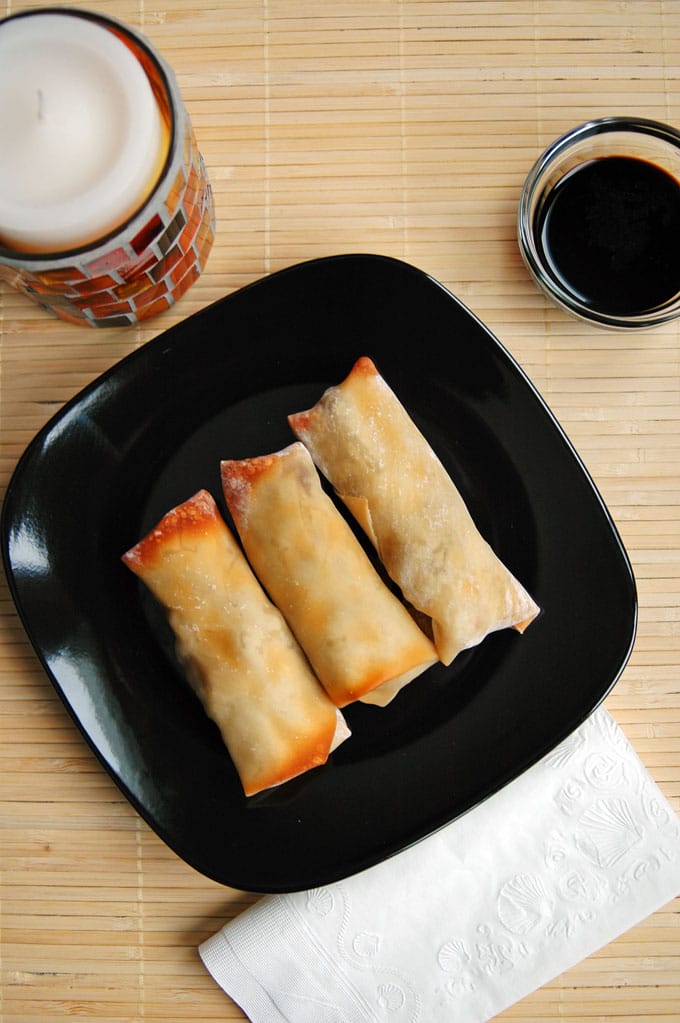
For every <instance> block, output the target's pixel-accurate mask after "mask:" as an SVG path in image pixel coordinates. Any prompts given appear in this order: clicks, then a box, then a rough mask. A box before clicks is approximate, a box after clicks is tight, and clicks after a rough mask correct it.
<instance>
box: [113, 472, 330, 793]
mask: <svg viewBox="0 0 680 1023" xmlns="http://www.w3.org/2000/svg"><path fill="white" fill-rule="evenodd" d="M122 560H123V562H124V564H125V565H127V567H128V568H130V569H131V570H132V572H134V573H135V574H136V575H137V576H138V577H139V578H140V579H141V580H142V581H143V582H144V583H145V585H146V586H147V587H148V588H149V590H150V591H151V592H152V593H153V595H154V596H155V598H156V599H157V600H158V601H159V602H160V603H161V604H162V605H163V606H164V607H165V608H166V611H167V615H168V620H169V623H170V626H171V627H172V630H173V633H174V637H175V644H176V649H177V654H178V658H179V660H180V662H181V663H182V665H183V667H184V670H185V671H186V675H187V679H188V681H189V682H190V684H191V686H192V687H193V689H194V691H195V692H196V694H197V696H198V697H199V699H200V701H201V703H202V705H203V707H204V709H205V712H206V713H207V715H208V716H209V717H210V718H212V720H213V721H214V722H215V724H216V725H217V726H218V728H219V730H220V732H221V735H222V739H223V740H224V743H225V745H226V747H227V749H228V751H229V754H230V756H231V759H232V761H233V763H234V766H235V767H236V771H237V772H238V775H239V778H240V781H241V784H242V786H243V790H244V792H245V794H246V796H251V795H253V794H254V793H256V792H261V791H262V790H264V789H267V788H270V787H271V786H274V785H279V784H281V783H282V782H285V781H288V780H289V779H291V778H294V777H296V776H297V775H300V774H302V773H303V772H305V771H307V770H309V769H311V768H313V767H317V766H319V765H320V764H323V763H325V762H326V760H327V758H328V756H329V754H330V752H331V751H332V750H333V749H334V748H335V747H336V746H337V745H338V744H339V743H340V742H341V741H343V739H344V738H346V737H347V736H348V735H349V730H348V729H347V726H346V724H345V721H344V718H343V716H342V714H341V713H340V712H339V711H338V710H337V708H336V707H335V705H334V704H333V703H332V702H331V700H330V699H329V698H328V696H327V695H326V693H325V691H324V689H323V687H322V686H321V685H320V683H319V681H318V679H317V678H316V677H315V675H314V673H313V671H312V669H311V667H310V665H309V662H308V661H307V659H306V657H305V655H304V653H303V651H302V650H301V648H300V646H299V644H298V643H297V641H296V640H295V638H294V636H293V635H292V633H291V631H290V629H289V627H288V625H287V624H286V622H285V620H284V618H283V616H282V615H281V614H280V612H279V611H278V610H277V608H276V607H275V606H274V605H273V604H272V603H271V601H270V600H269V598H268V597H267V595H266V594H265V593H264V591H263V589H262V586H261V585H260V583H259V582H258V580H257V578H256V577H255V575H254V574H253V572H252V569H251V568H250V566H249V565H248V562H247V560H246V558H245V556H244V554H243V552H242V550H241V548H240V546H239V544H238V542H237V540H236V538H235V537H234V535H233V533H232V532H231V530H230V529H229V527H228V526H227V524H226V522H225V521H224V519H223V518H222V516H221V514H220V512H219V509H218V508H217V505H216V503H215V500H214V498H213V497H212V495H211V494H210V493H208V492H207V491H205V490H200V491H198V493H196V494H194V496H193V497H191V498H190V499H189V500H187V501H185V502H184V503H182V504H180V505H178V506H177V507H175V508H173V509H172V510H171V511H169V512H168V513H167V514H166V515H165V516H164V517H163V518H162V519H161V521H160V522H159V523H158V525H157V526H156V527H155V528H154V529H152V530H150V532H149V533H148V534H147V535H146V536H145V537H144V538H143V539H142V540H140V542H139V543H138V544H137V545H136V546H134V547H132V548H131V549H130V550H129V551H127V552H126V553H125V554H124V555H123V556H122Z"/></svg>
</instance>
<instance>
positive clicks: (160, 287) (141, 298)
mask: <svg viewBox="0 0 680 1023" xmlns="http://www.w3.org/2000/svg"><path fill="white" fill-rule="evenodd" d="M167 291H168V287H167V285H166V283H165V281H161V283H160V284H154V285H153V287H151V288H147V289H146V290H145V291H140V293H139V294H138V295H136V296H135V309H141V308H142V306H145V305H148V304H149V302H154V301H155V300H156V299H157V298H159V297H160V296H161V295H165V294H167Z"/></svg>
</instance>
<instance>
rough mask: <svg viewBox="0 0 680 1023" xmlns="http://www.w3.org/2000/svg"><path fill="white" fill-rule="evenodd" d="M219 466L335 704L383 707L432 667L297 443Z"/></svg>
mask: <svg viewBox="0 0 680 1023" xmlns="http://www.w3.org/2000/svg"><path fill="white" fill-rule="evenodd" d="M221 468H222V484H223V488H224V495H225V498H226V501H227V505H228V507H229V511H230V512H231V515H232V517H233V519H234V523H235V525H236V529H237V531H238V533H239V536H240V538H241V542H242V544H243V547H244V549H245V552H246V555H247V556H248V559H249V561H250V563H251V565H252V566H253V568H254V570H255V572H256V574H257V576H258V578H259V580H260V582H261V583H262V585H263V586H264V588H265V589H266V590H267V592H268V593H269V596H270V597H271V599H272V600H273V601H274V603H275V604H276V606H277V607H278V608H279V610H280V611H281V613H282V614H283V616H284V617H285V618H286V620H287V621H288V624H289V625H290V627H291V629H292V631H293V632H294V633H295V636H296V637H297V639H298V642H299V643H300V645H301V646H302V648H303V650H304V651H305V653H306V654H307V657H308V658H309V661H310V662H311V664H312V667H313V668H314V671H315V673H316V675H317V677H318V678H319V680H320V681H321V684H322V685H323V687H324V688H325V690H326V692H327V693H328V695H329V696H330V698H331V699H332V701H333V702H334V703H335V704H336V705H337V706H338V707H344V706H345V705H346V704H348V703H351V702H352V701H354V700H357V699H361V700H363V701H365V702H369V703H377V704H379V705H381V706H384V704H385V703H386V702H388V701H389V700H391V699H392V697H393V696H395V695H396V693H397V692H398V691H399V690H400V689H401V688H402V687H403V686H404V685H406V684H407V683H408V682H410V681H411V680H412V679H413V678H415V677H416V676H417V675H420V674H422V672H423V671H425V669H426V668H427V667H429V666H430V665H431V664H433V663H434V662H435V661H436V660H437V654H436V651H435V649H434V647H433V645H432V643H431V642H430V640H429V639H428V637H427V636H425V634H424V633H423V632H421V630H420V629H419V628H418V626H417V625H416V624H415V622H414V620H413V618H412V617H411V615H410V614H409V612H408V611H407V610H406V608H405V607H404V605H403V604H402V603H401V601H400V599H399V598H398V597H397V596H396V595H395V594H394V593H393V592H392V590H391V589H390V588H389V587H388V586H387V584H386V583H385V582H384V581H383V579H381V578H380V575H379V574H378V571H377V570H376V568H375V566H374V565H373V564H372V563H371V559H370V558H369V556H368V554H367V553H366V551H365V550H364V549H363V547H362V546H361V544H360V542H359V540H358V539H357V537H356V536H355V535H354V532H353V531H352V528H351V526H350V525H349V524H348V523H347V521H346V520H345V518H344V517H343V515H342V514H341V512H340V511H339V510H338V508H337V507H336V506H335V504H334V502H333V500H332V499H331V498H330V497H329V496H328V494H326V493H325V491H324V490H323V488H322V485H321V480H320V478H319V474H318V473H317V471H316V468H315V466H314V463H313V462H312V459H311V458H310V456H309V452H308V451H307V450H306V448H305V447H304V446H303V445H302V444H299V443H297V442H296V443H294V444H291V445H290V446H289V447H287V448H285V449H284V450H283V451H278V452H276V453H275V454H271V455H263V456H260V457H257V458H246V459H242V460H240V461H224V462H222V467H221Z"/></svg>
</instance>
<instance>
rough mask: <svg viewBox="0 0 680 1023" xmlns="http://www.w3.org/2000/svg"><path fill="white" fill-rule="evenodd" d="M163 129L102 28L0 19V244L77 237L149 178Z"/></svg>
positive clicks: (66, 20) (39, 17)
mask: <svg viewBox="0 0 680 1023" xmlns="http://www.w3.org/2000/svg"><path fill="white" fill-rule="evenodd" d="M167 146H168V139H167V132H166V130H165V127H164V123H163V120H162V117H161V113H160V110H159V108H158V104H157V102H156V99H155V97H154V95H153V91H152V89H151V85H150V83H149V80H148V78H147V76H146V74H145V72H144V70H143V68H142V67H141V65H140V63H139V61H138V60H137V59H136V57H135V56H134V54H133V53H132V52H131V51H130V50H129V49H128V47H127V46H126V45H125V44H124V43H123V42H122V41H121V40H120V39H119V38H118V37H117V36H116V35H114V34H113V33H112V32H110V31H108V29H106V28H105V27H103V26H102V25H100V24H97V23H96V22H94V21H90V20H88V19H86V18H82V17H77V16H74V15H70V14H67V13H44V14H34V15H28V16H26V17H19V18H13V19H9V20H8V21H5V22H2V23H0V242H1V243H2V244H4V245H5V246H7V247H10V248H13V249H18V250H20V251H29V252H30V251H33V252H58V251H63V250H65V249H69V248H74V247H77V246H80V245H85V244H87V243H88V242H91V241H94V240H95V239H97V238H100V237H102V236H103V235H104V234H106V233H108V232H109V231H111V230H113V229H114V228H115V227H117V226H118V225H119V224H122V223H123V222H124V221H125V220H126V219H127V218H128V217H129V216H130V215H131V214H132V213H134V212H135V210H136V209H138V208H139V206H140V205H141V204H142V202H143V201H144V199H145V198H146V196H147V195H148V194H149V193H150V191H151V190H152V189H153V186H154V185H155V183H156V181H157V179H158V175H159V173H160V170H161V167H162V164H163V160H164V158H165V154H166V152H167Z"/></svg>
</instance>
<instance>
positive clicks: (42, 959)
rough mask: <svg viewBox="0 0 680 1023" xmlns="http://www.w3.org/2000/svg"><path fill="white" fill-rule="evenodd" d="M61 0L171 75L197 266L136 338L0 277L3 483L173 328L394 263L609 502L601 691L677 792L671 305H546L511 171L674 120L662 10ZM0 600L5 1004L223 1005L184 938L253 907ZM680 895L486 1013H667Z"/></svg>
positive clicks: (672, 55)
mask: <svg viewBox="0 0 680 1023" xmlns="http://www.w3.org/2000/svg"><path fill="white" fill-rule="evenodd" d="M29 6H33V5H30V4H28V3H20V2H16V3H14V2H10V0H4V3H0V13H2V14H5V13H11V12H13V11H16V10H20V9H24V8H26V7H29ZM75 6H80V5H79V4H76V5H75ZM85 6H89V7H90V8H92V9H99V10H102V11H104V12H107V13H110V14H113V15H116V16H117V17H119V18H122V19H123V20H125V21H127V22H128V23H129V24H130V25H132V26H135V27H138V28H141V29H142V31H143V32H145V34H146V35H147V36H148V37H149V38H150V40H151V41H152V42H153V43H154V44H155V45H156V46H157V47H158V48H159V49H160V50H161V52H162V53H163V54H164V55H165V57H166V58H167V60H168V61H169V62H170V64H171V65H172V66H173V67H174V69H175V72H176V74H177V77H178V80H179V84H180V88H181V90H182V92H183V95H184V98H185V101H186V104H187V106H188V108H189V111H190V114H191V116H192V119H193V122H194V127H195V130H196V134H197V137H198V141H199V145H200V148H201V150H202V152H203V155H204V158H205V162H206V165H207V168H208V172H209V175H210V178H211V181H212V185H213V190H214V194H215V198H216V205H217V218H218V232H217V239H216V243H215V247H214V249H213V252H212V255H211V257H210V260H209V264H208V268H207V271H206V272H205V273H204V274H203V276H202V277H201V278H200V280H199V281H198V283H197V284H195V285H194V287H193V288H192V289H191V290H190V292H189V293H188V294H187V295H186V296H185V297H184V298H183V299H182V300H181V302H180V303H179V304H178V305H177V306H176V307H175V308H174V309H172V310H170V311H169V312H168V313H166V314H163V315H162V316H161V317H159V318H157V319H156V320H151V321H148V323H147V324H146V325H145V326H144V327H143V328H142V327H140V328H128V329H118V330H112V331H107V332H94V331H89V330H87V329H85V328H80V329H78V328H74V327H70V326H69V325H67V324H64V323H58V322H56V321H53V320H52V319H50V318H49V317H48V316H47V315H46V314H45V313H43V312H42V311H41V310H39V309H38V308H37V307H34V306H32V305H31V304H30V303H29V302H28V301H27V300H26V299H25V298H23V297H21V296H19V295H18V294H16V293H14V292H12V291H10V290H9V289H8V288H7V287H5V286H2V285H0V344H1V348H0V371H1V378H0V386H1V392H0V393H1V400H2V406H1V414H2V420H1V431H2V433H1V442H2V459H1V467H0V471H1V473H2V486H3V488H4V486H6V484H7V481H8V479H9V477H10V474H11V472H12V470H13V468H14V466H15V464H16V462H17V459H18V457H19V455H20V454H21V452H22V451H23V449H24V448H25V446H26V445H27V444H28V442H29V441H30V440H31V438H32V437H33V435H34V434H35V433H36V431H37V430H38V429H39V428H40V427H41V426H42V424H43V423H44V422H45V421H46V420H47V419H48V417H49V416H50V415H51V414H52V413H53V412H55V411H56V410H57V409H59V407H60V406H61V405H62V403H63V402H64V401H66V400H67V399H68V398H70V397H71V396H72V395H74V394H75V393H76V392H77V391H78V390H79V389H80V388H81V387H83V386H84V385H85V384H87V383H88V382H89V381H90V380H92V379H94V378H95V377H96V376H97V375H98V374H99V373H101V372H102V371H103V370H105V369H107V368H108V367H109V366H111V365H112V364H113V363H114V362H116V361H117V360H118V359H119V358H121V357H122V356H123V355H125V354H126V353H127V352H129V351H131V350H132V349H133V348H135V347H137V346H139V345H140V344H143V343H144V342H145V341H147V340H148V339H150V338H151V337H153V336H154V335H155V334H157V333H158V332H160V331H162V330H164V329H165V328H167V327H169V326H171V325H172V324H173V323H175V322H177V321H178V320H179V319H181V318H184V317H186V316H188V315H190V314H191V313H193V312H195V311H197V310H198V309H200V308H202V307H204V306H205V305H207V304H208V303H210V302H212V301H213V300H215V299H217V298H219V297H221V296H222V295H224V294H227V293H229V292H231V291H233V290H234V289H236V288H238V287H240V286H242V285H244V284H246V283H248V282H250V281H253V280H255V279H256V278H258V277H260V276H262V275H264V274H267V273H269V272H271V271H274V270H277V269H279V268H281V267H284V266H286V265H289V264H292V263H295V262H297V261H300V260H305V259H308V258H311V257H314V256H320V255H329V254H335V253H342V252H358V251H364V252H374V253H383V254H387V255H392V256H397V257H400V258H403V259H406V260H408V261H409V262H412V263H414V264H416V265H417V266H419V267H420V268H421V269H423V270H425V271H426V272H428V273H430V274H432V275H433V276H435V277H436V278H438V279H439V280H440V281H442V283H443V284H445V285H446V286H447V287H449V288H450V289H451V290H452V291H453V292H454V293H456V294H457V295H458V296H459V297H460V298H461V299H462V300H463V302H465V303H466V304H467V305H468V306H469V307H470V308H471V309H472V310H473V312H475V313H476V314H477V315H478V316H479V317H480V318H481V319H482V320H483V321H484V322H486V324H487V325H488V326H489V327H490V328H491V330H492V331H493V332H494V333H495V334H496V335H497V336H498V337H499V338H500V339H501V340H502V341H503V342H504V344H505V345H506V346H507V347H508V348H509V349H510V351H511V352H512V354H513V355H514V356H515V357H516V358H517V359H518V361H519V362H520V364H521V365H522V366H523V368H524V369H525V370H526V372H527V373H528V374H529V376H530V377H531V378H532V380H533V382H534V383H535V385H536V386H537V388H538V389H539V391H540V392H541V393H542V395H543V396H544V398H545V399H546V400H547V402H548V403H549V405H550V406H551V407H552V409H553V411H554V412H555V413H556V415H557V417H558V419H559V420H560V421H561V423H562V425H563V426H564V428H565V430H566V432H567V434H568V435H569V436H570V437H571V439H572V441H573V442H574V444H575V445H576V447H577V449H578V450H579V453H580V454H581V456H582V458H583V459H584V461H585V463H586V466H587V467H588V469H589V470H590V472H591V473H592V475H593V477H594V479H595V481H596V483H597V485H598V487H599V488H600V490H601V492H602V494H603V497H604V499H605V501H606V502H607V504H608V506H609V508H610V510H611V512H612V515H613V517H614V519H615V521H616V523H617V525H618V527H619V529H620V532H621V534H622V537H623V540H624V543H625V544H626V546H627V549H628V551H629V554H630V556H631V559H632V561H633V565H634V569H635V573H636V576H637V581H638V586H639V598H640V623H639V631H638V639H637V642H636V646H635V650H634V652H633V656H632V658H631V661H630V664H629V666H628V668H627V669H626V671H625V673H624V675H623V677H622V678H621V680H620V682H619V683H618V685H617V686H616V688H615V690H614V692H613V694H612V695H611V696H610V698H609V699H608V701H607V706H608V708H609V710H610V711H611V712H612V714H613V715H614V717H615V718H616V719H617V721H618V722H619V723H620V724H621V725H622V726H623V728H624V730H625V732H626V734H627V735H628V736H629V738H630V739H631V741H632V742H633V744H634V746H635V747H636V749H637V750H638V752H639V753H640V755H641V757H642V759H643V761H644V762H645V764H646V765H647V767H648V768H649V770H650V772H651V773H652V775H653V776H654V778H655V779H656V780H657V782H658V783H659V785H660V786H661V788H662V790H663V791H664V793H665V794H666V795H667V796H668V797H669V798H670V799H671V801H672V802H673V804H674V806H675V808H676V809H677V810H680V695H679V694H680V663H679V662H680V429H679V428H680V323H678V324H676V325H674V326H673V325H671V326H666V327H662V328H659V329H657V330H655V331H653V332H650V333H647V334H644V335H638V336H633V337H628V336H626V335H623V334H620V333H603V332H595V331H593V330H592V329H589V328H587V327H584V326H582V325H580V324H577V323H576V322H575V321H571V320H568V319H567V318H566V317H565V316H564V315H563V314H562V313H560V312H559V311H558V310H556V309H554V308H552V307H549V306H548V305H547V304H546V302H545V301H544V300H543V298H542V297H541V296H540V295H539V294H538V293H537V292H536V290H535V289H534V287H533V285H532V284H531V283H530V281H529V280H528V278H527V276H526V274H525V272H524V270H523V267H522V264H521V260H520V257H519V254H518V251H517V247H516V244H515V236H514V221H515V212H516V206H517V200H518V195H519V190H520V187H521V184H522V180H523V178H524V175H525V174H526V172H527V171H528V169H529V167H530V165H531V164H532V162H533V160H534V159H535V157H536V156H537V155H538V154H539V152H540V150H541V149H542V148H543V147H544V146H545V145H546V144H547V143H548V142H550V141H551V140H552V139H553V138H554V137H556V136H557V135H559V134H561V133H562V132H563V131H565V130H567V129H568V128H570V127H572V126H574V125H575V124H578V123H580V122H581V121H583V120H587V119H588V118H591V117H597V116H602V115H605V114H617V113H618V114H620V113H628V114H635V115H641V116H645V117H652V118H657V119H660V120H665V121H668V122H670V123H673V124H675V125H676V126H677V125H679V124H680V4H679V3H678V2H677V0H665V2H664V0H637V2H632V0H631V2H605V0H575V2H569V3H566V2H565V0H533V2H531V0H505V2H503V0H457V2H413V0H404V2H390V0H383V2H376V0H372V2H366V0H344V2H333V0H328V2H319V0H316V2H315V0H302V2H293V0H259V2H248V0H243V2H219V0H214V2H212V3H205V2H199V0H166V2H164V3H158V4H156V3H152V2H150V0H134V2H133V0H109V2H100V3H94V2H93V3H91V4H89V5H85ZM74 556H76V555H75V552H74ZM0 601H1V604H0V638H1V641H2V648H1V653H0V700H1V704H0V736H1V745H0V787H1V799H2V804H1V811H0V812H1V818H0V825H1V830H0V843H1V855H2V890H1V896H2V984H1V991H0V998H1V999H2V1003H1V1005H2V1020H3V1021H4V1023H52V1021H57V1020H66V1019H72V1018H73V1017H86V1018H89V1019H94V1020H97V1021H98V1023H130V1021H143V1020H152V1019H153V1020H172V1021H187V1023H189V1021H191V1023H198V1021H203V1023H207V1021H209V1020H212V1021H214V1020H226V1019H242V1018H243V1017H242V1015H241V1013H240V1011H239V1010H238V1009H237V1008H236V1007H235V1006H233V1005H232V1004H231V1003H230V1002H229V1000H228V999H227V998H226V997H225V996H224V994H223V993H222V992H220V991H219V990H218V989H217V987H216V986H215V984H214V983H213V982H212V980H211V979H210V978H209V977H208V975H207V974H206V973H205V971H204V970H203V968H202V966H201V965H200V963H199V961H198V958H197V954H196V946H197V945H198V943H199V942H200V941H201V940H202V939H203V938H205V937H207V936H208V935H209V934H212V933H213V932H214V931H215V930H217V929H218V927H219V926H220V925H221V924H222V923H223V922H224V921H225V920H226V919H228V918H230V917H232V916H234V915H235V914H237V913H238V912H240V911H241V910H242V909H243V908H244V907H246V906H247V905H249V904H250V903H251V902H252V901H253V897H252V896H249V895H247V894H244V893H241V892H237V891H232V890H230V889H226V888H223V887H221V886H219V885H217V884H214V883H212V882H210V881H208V880H206V879H205V878H203V877H202V876H200V875H198V874H197V873H195V872H194V871H193V870H192V869H191V868H189V867H188V866H186V865H185V864H184V863H183V862H181V861H180V860H178V859H177V858H176V857H175V856H174V854H173V853H171V852H170V851H169V850H168V849H167V848H166V847H165V845H164V844H163V843H162V842H161V841H160V840H159V839H158V838H157V837H156V836H155V835H154V834H153V833H151V832H150V831H149V829H148V828H147V827H146V825H145V824H144V823H143V822H141V820H140V818H139V817H138V816H137V815H136V813H135V812H134V811H133V810H132V809H131V807H130V806H129V805H128V804H127V802H125V801H124V799H123V797H122V796H121V795H120V793H119V792H118V790H117V789H116V788H115V786H114V785H113V783H112V782H111V781H110V780H109V778H108V776H107V775H106V774H105V773H104V772H103V771H102V770H101V768H100V767H99V766H98V764H97V762H96V761H95V759H94V757H93V756H92V754H91V753H90V752H89V749H88V748H87V747H86V745H85V743H84V742H83V740H82V739H81V738H80V736H79V733H77V731H76V729H75V727H74V725H73V724H72V722H71V720H70V718H69V717H68V716H67V714H66V713H65V711H64V709H63V707H62V705H61V704H60V702H59V700H58V699H57V697H56V696H55V694H54V692H53V691H52V689H51V687H50V685H49V683H48V682H47V680H46V678H45V677H44V675H43V673H42V670H41V669H40V668H39V666H38V664H37V662H36V659H35V657H34V655H33V653H32V651H31V649H30V647H29V644H28V642H27V640H26V638H25V636H24V633H23V631H22V628H21V626H20V624H19V621H18V619H17V617H16V615H15V612H14V609H13V605H12V603H11V599H10V597H9V594H8V592H7V588H6V585H5V583H4V580H3V582H2V589H1V591H0ZM678 909H680V902H677V903H676V904H675V905H674V906H673V905H672V906H668V907H667V908H666V909H664V910H663V911H660V912H658V913H656V914H655V915H654V916H652V917H651V918H650V919H648V920H646V921H644V922H643V923H641V924H640V925H639V926H637V927H635V928H634V929H633V930H632V931H630V932H629V933H627V934H626V935H624V936H622V937H621V938H620V939H619V940H617V941H615V942H614V943H613V944H611V945H610V946H608V947H607V948H605V949H604V950H602V951H601V952H600V953H599V954H597V955H594V956H592V957H591V958H590V959H588V960H587V961H586V962H584V963H582V964H581V965H579V966H577V967H576V968H574V969H572V970H571V971H569V972H568V973H567V974H565V975H563V976H561V977H559V978H558V979H556V980H555V981H553V982H552V983H550V984H549V985H547V986H546V987H545V988H543V989H542V990H540V991H538V992H536V993H535V994H534V995H532V996H530V997H529V998H527V999H525V1000H524V1001H523V1002H522V1003H520V1004H518V1005H516V1006H514V1007H513V1008H511V1009H509V1010H508V1011H507V1012H505V1013H504V1014H503V1016H502V1017H501V1018H502V1019H507V1020H513V1021H516V1023H517V1021H522V1023H536V1021H537V1020H540V1021H549V1020H558V1019H559V1020H560V1021H562V1023H565V1021H569V1023H576V1021H582V1020H589V1021H591V1023H595V1021H610V1023H611V1021H617V1023H618V1021H625V1023H642V1021H651V1020H654V1021H655V1023H678V1020H679V1019H680V927H679V926H678V920H679V916H678V912H677V911H678ZM674 910H675V912H674ZM423 1023H427V1021H423Z"/></svg>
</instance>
